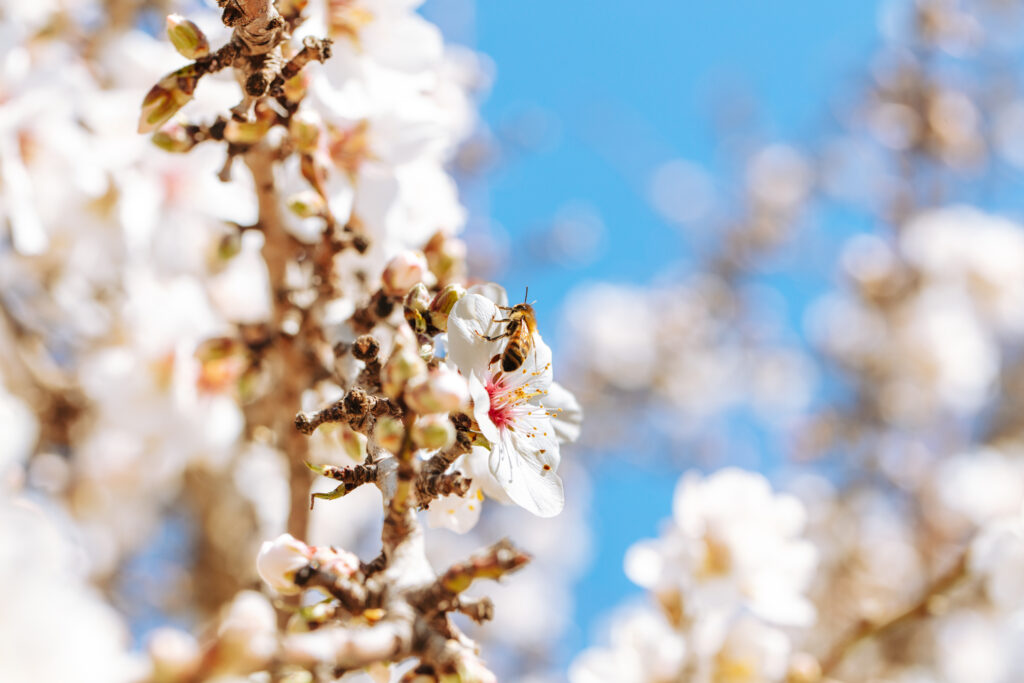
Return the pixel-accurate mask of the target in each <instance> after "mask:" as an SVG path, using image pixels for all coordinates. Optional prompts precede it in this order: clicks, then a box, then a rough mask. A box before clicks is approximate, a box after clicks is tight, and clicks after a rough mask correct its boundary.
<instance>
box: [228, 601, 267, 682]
mask: <svg viewBox="0 0 1024 683" xmlns="http://www.w3.org/2000/svg"><path fill="white" fill-rule="evenodd" d="M217 635H218V636H219V642H218V644H217V651H218V657H217V664H218V669H224V670H225V673H226V672H237V673H251V672H253V671H256V670H257V669H260V668H262V667H263V666H265V665H266V664H267V662H269V661H270V660H271V659H272V658H273V657H274V655H275V654H276V652H277V613H276V612H275V611H274V607H273V605H271V604H270V601H269V600H267V598H265V597H264V596H263V595H261V594H259V593H257V592H256V591H250V590H245V591H241V592H239V593H238V594H237V595H236V596H235V598H234V600H232V601H231V604H230V605H229V606H228V607H227V609H226V610H225V611H224V616H223V617H222V618H221V622H220V626H219V627H218V629H217Z"/></svg>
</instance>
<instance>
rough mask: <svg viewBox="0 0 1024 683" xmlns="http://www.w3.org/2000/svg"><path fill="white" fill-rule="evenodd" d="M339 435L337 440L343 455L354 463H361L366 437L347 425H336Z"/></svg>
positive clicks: (364, 452) (364, 454)
mask: <svg viewBox="0 0 1024 683" xmlns="http://www.w3.org/2000/svg"><path fill="white" fill-rule="evenodd" d="M338 426H339V427H340V430H339V431H340V433H339V435H338V440H339V441H341V448H342V450H344V451H345V455H347V456H348V457H350V458H351V459H352V460H355V461H356V462H362V461H363V458H365V457H366V437H365V436H364V435H362V434H360V433H359V432H357V431H355V430H354V429H352V428H350V427H348V426H347V425H338Z"/></svg>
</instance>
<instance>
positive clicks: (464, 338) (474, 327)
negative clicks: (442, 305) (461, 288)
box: [448, 294, 505, 376]
mask: <svg viewBox="0 0 1024 683" xmlns="http://www.w3.org/2000/svg"><path fill="white" fill-rule="evenodd" d="M502 318H503V315H502V312H501V311H500V310H498V307H497V306H495V305H494V304H493V303H492V302H491V301H490V300H488V299H486V298H484V297H482V296H480V295H479V294H466V295H465V296H464V297H462V298H461V299H459V301H458V303H456V304H455V307H454V308H453V309H452V312H451V315H449V317H448V356H449V358H451V360H452V362H453V363H455V367H457V368H458V369H459V371H460V372H462V374H464V375H468V374H469V373H470V372H472V371H476V372H478V373H480V375H481V376H484V373H485V372H486V370H487V366H488V364H489V363H490V362H491V359H492V358H493V357H494V356H495V355H497V354H500V353H501V351H502V349H503V347H504V344H505V340H504V339H498V340H495V341H487V340H486V339H484V337H495V336H497V335H500V334H501V333H502V332H503V331H504V329H505V326H504V324H503V323H497V322H494V321H495V320H501V319H502Z"/></svg>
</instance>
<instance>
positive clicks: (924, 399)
mask: <svg viewBox="0 0 1024 683" xmlns="http://www.w3.org/2000/svg"><path fill="white" fill-rule="evenodd" d="M842 263H843V265H844V267H845V269H846V271H847V273H848V274H849V275H850V276H851V278H852V280H853V282H854V283H855V285H856V292H855V293H854V294H852V295H845V294H833V295H829V296H828V297H826V298H825V299H824V300H823V301H821V302H820V303H819V306H818V308H817V310H816V311H815V312H813V314H812V318H811V322H812V328H813V332H814V333H815V335H816V337H817V338H818V340H819V342H820V343H821V345H822V346H823V347H824V348H825V349H826V350H827V351H828V352H829V353H831V354H832V355H834V356H835V357H836V358H837V359H839V360H840V361H841V362H842V363H844V364H845V365H846V366H848V367H849V369H850V370H851V371H855V372H861V371H864V370H866V369H867V368H870V369H871V374H872V376H875V377H877V379H876V380H874V381H877V382H878V383H879V384H880V386H879V387H878V392H877V393H878V396H879V397H880V402H881V406H880V409H881V412H882V413H883V415H885V417H886V418H887V419H888V420H890V421H891V422H893V423H894V424H919V423H921V422H922V421H926V420H928V419H929V418H931V417H933V416H935V415H937V414H938V415H941V414H952V415H959V416H968V417H969V416H973V415H975V414H977V412H978V411H979V410H980V409H981V408H982V407H984V406H985V405H986V403H987V402H988V400H989V399H990V398H991V397H992V391H993V389H994V385H995V383H996V381H997V379H998V377H999V373H1000V368H1001V367H1002V359H1003V344H1005V343H1006V342H1010V341H1019V340H1020V338H1021V335H1022V333H1024V232H1022V230H1021V227H1020V226H1019V225H1018V224H1016V223H1014V222H1013V221H1010V220H1008V219H1006V218H1001V217H999V216H994V215H990V214H987V213H984V212H982V211H979V210H978V209H975V208H971V207H966V206H962V207H951V208H945V209H935V210H932V211H928V212H925V213H922V214H920V215H918V216H916V217H915V218H913V219H912V220H910V221H909V222H908V223H907V224H906V225H905V226H904V227H903V228H902V232H901V233H900V236H899V240H898V241H892V240H886V239H883V238H882V237H878V236H872V235H860V236H857V237H855V238H853V239H852V240H851V241H850V242H849V243H848V244H847V245H846V246H845V248H844V251H843V255H842ZM882 340H884V343H880V341H882Z"/></svg>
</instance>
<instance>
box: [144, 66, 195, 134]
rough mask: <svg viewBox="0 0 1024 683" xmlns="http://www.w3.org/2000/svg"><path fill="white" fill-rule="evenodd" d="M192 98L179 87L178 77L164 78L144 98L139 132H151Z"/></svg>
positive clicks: (168, 119)
mask: <svg viewBox="0 0 1024 683" xmlns="http://www.w3.org/2000/svg"><path fill="white" fill-rule="evenodd" d="M171 76H173V74H172V75H171ZM191 99H192V96H191V95H189V94H187V93H186V92H185V91H183V90H182V89H181V88H179V87H178V85H177V81H176V79H172V78H171V77H170V76H168V77H166V78H164V79H163V80H161V81H160V82H159V83H157V84H156V85H154V86H153V87H152V88H151V89H150V91H149V92H148V93H147V94H146V98H145V99H144V100H142V113H141V114H140V115H139V133H142V134H145V133H149V132H152V131H154V130H156V129H157V128H159V127H160V126H162V125H164V124H165V123H167V122H168V121H170V119H171V117H172V116H174V115H175V114H177V113H178V110H180V109H181V108H182V107H184V106H185V105H186V104H188V102H189V100H191Z"/></svg>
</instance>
